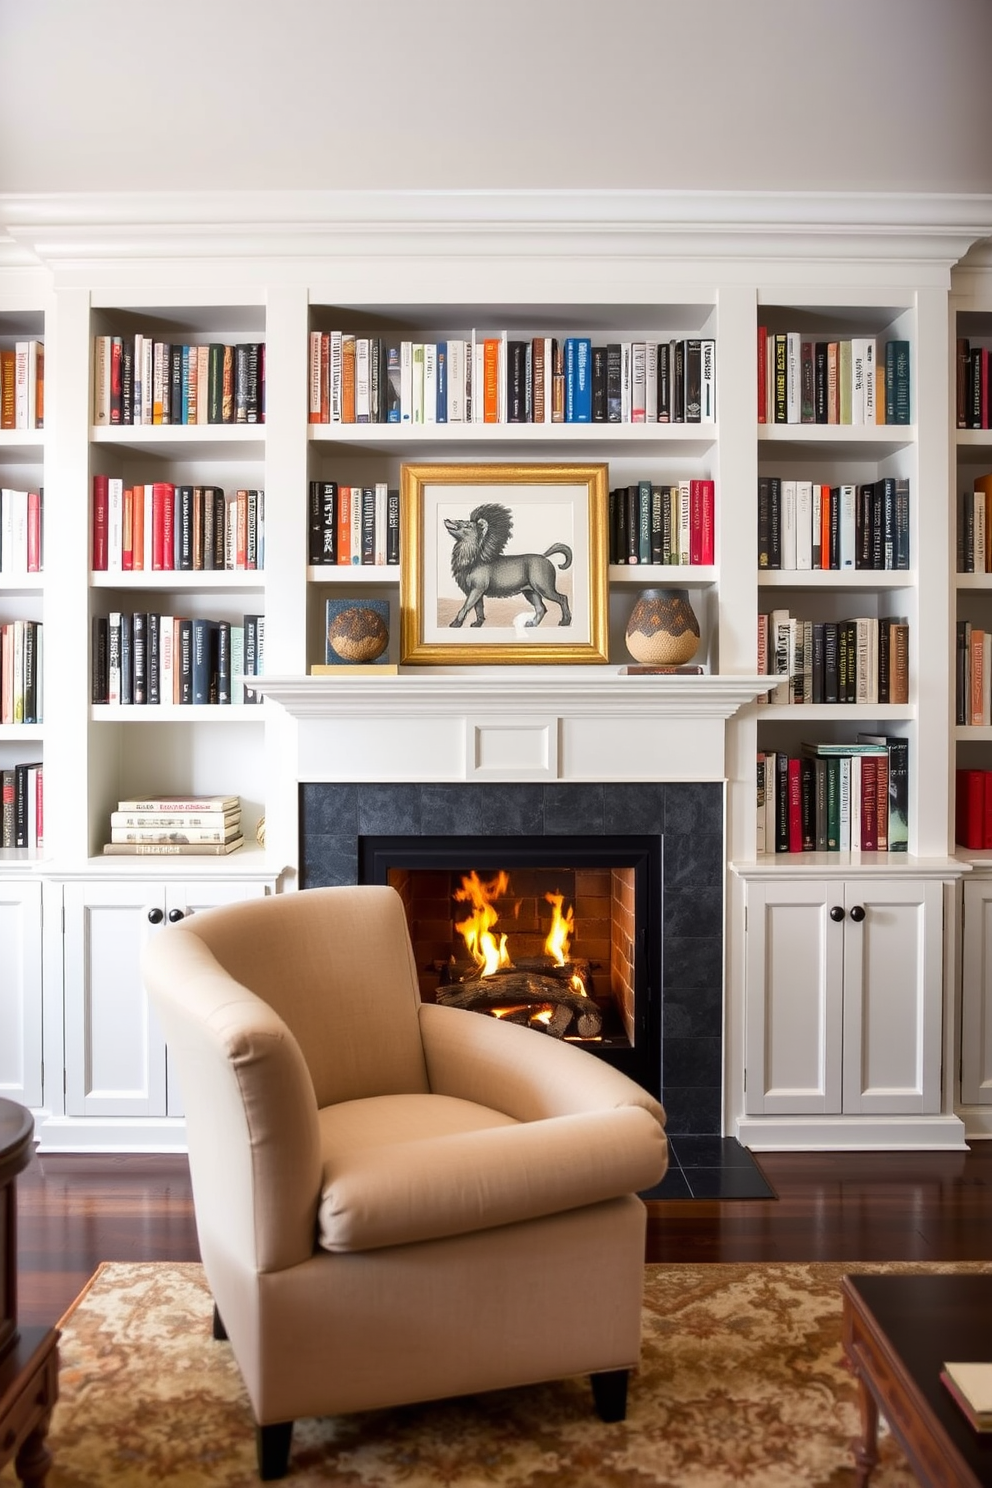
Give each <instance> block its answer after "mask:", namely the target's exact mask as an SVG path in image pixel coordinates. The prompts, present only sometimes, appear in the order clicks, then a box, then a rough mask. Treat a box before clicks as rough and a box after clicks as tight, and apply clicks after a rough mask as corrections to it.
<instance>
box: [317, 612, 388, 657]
mask: <svg viewBox="0 0 992 1488" xmlns="http://www.w3.org/2000/svg"><path fill="white" fill-rule="evenodd" d="M388 645H389V629H388V627H387V625H386V622H385V620H384V619H383V617H382V615H381V614H380V612H379V610H378V609H377V608H375V607H373V606H372V605H349V606H348V607H347V608H346V609H345V608H342V609H340V610H338V612H337V613H336V614H334V615H333V616H332V615H330V614H329V615H328V625H327V647H328V652H329V653H330V654H329V655H328V660H329V661H330V660H332V659H336V660H338V661H341V662H345V663H348V662H352V663H354V662H364V663H368V662H373V661H377V660H378V659H379V657H380V656H381V655H382V654H383V652H384V651H385V649H386V647H387V646H388Z"/></svg>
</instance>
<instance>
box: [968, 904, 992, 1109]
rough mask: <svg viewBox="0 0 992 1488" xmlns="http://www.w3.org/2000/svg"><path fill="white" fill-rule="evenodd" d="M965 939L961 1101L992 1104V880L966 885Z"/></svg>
mask: <svg viewBox="0 0 992 1488" xmlns="http://www.w3.org/2000/svg"><path fill="white" fill-rule="evenodd" d="M963 903H964V933H963V935H962V939H961V1099H962V1101H963V1102H964V1104H965V1105H976V1106H988V1105H992V878H977V877H976V878H969V879H967V880H966V881H965V884H964V901H963Z"/></svg>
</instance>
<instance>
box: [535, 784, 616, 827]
mask: <svg viewBox="0 0 992 1488" xmlns="http://www.w3.org/2000/svg"><path fill="white" fill-rule="evenodd" d="M603 820H604V804H603V786H601V785H594V784H592V785H548V786H545V791H544V830H545V832H546V834H547V835H548V836H549V837H602V835H603V831H604V828H603Z"/></svg>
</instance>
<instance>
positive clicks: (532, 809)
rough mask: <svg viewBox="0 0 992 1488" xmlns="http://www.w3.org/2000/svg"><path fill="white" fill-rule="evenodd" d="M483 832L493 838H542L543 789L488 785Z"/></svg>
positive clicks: (483, 814)
mask: <svg viewBox="0 0 992 1488" xmlns="http://www.w3.org/2000/svg"><path fill="white" fill-rule="evenodd" d="M483 792H484V794H483V802H482V828H481V830H482V831H483V832H485V833H486V835H487V836H492V837H543V836H544V831H545V826H544V786H543V785H527V784H522V785H489V786H485V787H484V788H483Z"/></svg>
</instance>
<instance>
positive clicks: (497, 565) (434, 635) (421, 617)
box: [400, 464, 609, 666]
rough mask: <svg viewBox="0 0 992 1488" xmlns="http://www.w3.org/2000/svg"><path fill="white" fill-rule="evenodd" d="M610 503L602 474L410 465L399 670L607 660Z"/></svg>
mask: <svg viewBox="0 0 992 1488" xmlns="http://www.w3.org/2000/svg"><path fill="white" fill-rule="evenodd" d="M608 504H609V493H608V467H607V466H606V465H598V464H597V465H551V464H548V465H542V464H532V465H513V464H498V465H497V464H494V465H404V466H403V467H402V469H401V471H400V524H401V541H400V661H401V662H402V663H404V664H409V663H414V664H420V665H425V666H488V665H506V664H507V663H511V664H522V665H542V664H544V665H547V664H550V665H562V664H565V663H595V662H605V661H607V660H608V640H607V572H606V560H607V546H606V535H607V509H608ZM494 570H495V572H494Z"/></svg>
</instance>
